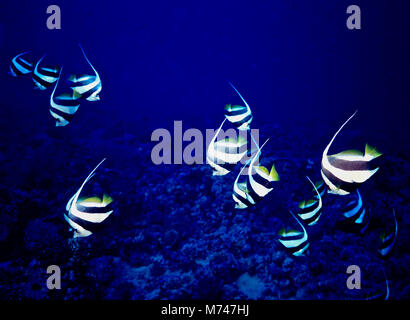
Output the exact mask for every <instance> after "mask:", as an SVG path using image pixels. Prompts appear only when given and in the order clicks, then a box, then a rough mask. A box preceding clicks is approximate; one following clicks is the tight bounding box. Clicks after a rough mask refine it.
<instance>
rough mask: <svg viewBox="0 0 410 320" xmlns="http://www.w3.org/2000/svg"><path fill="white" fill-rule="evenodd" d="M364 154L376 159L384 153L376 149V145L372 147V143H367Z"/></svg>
mask: <svg viewBox="0 0 410 320" xmlns="http://www.w3.org/2000/svg"><path fill="white" fill-rule="evenodd" d="M364 155H365V156H366V155H367V156H369V157H371V158H372V159H375V158H377V157H380V156H381V155H382V153H381V152H380V151H378V150H377V149H376V147H372V146H371V145H369V144H367V143H366V147H365V151H364Z"/></svg>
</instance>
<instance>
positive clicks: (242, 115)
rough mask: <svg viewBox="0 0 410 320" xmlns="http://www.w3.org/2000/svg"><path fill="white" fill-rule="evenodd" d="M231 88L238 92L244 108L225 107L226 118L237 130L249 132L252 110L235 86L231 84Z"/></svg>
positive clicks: (229, 105) (238, 106) (239, 106)
mask: <svg viewBox="0 0 410 320" xmlns="http://www.w3.org/2000/svg"><path fill="white" fill-rule="evenodd" d="M229 84H230V85H231V87H232V88H233V89H234V90H235V91H236V93H237V94H238V96H239V97H240V98H241V100H242V101H243V103H244V104H245V105H244V106H241V105H232V104H227V105H226V106H225V117H226V119H227V120H228V121H229V122H231V123H232V124H233V125H234V126H235V127H236V128H238V129H239V130H249V129H250V127H249V125H250V123H251V122H252V119H253V116H252V112H251V108H250V107H249V105H248V103H247V102H246V101H245V99H244V98H243V97H242V95H241V94H240V93H239V91H238V90H236V88H235V87H234V86H233V84H232V83H230V82H229Z"/></svg>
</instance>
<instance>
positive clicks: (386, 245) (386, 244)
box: [379, 210, 398, 258]
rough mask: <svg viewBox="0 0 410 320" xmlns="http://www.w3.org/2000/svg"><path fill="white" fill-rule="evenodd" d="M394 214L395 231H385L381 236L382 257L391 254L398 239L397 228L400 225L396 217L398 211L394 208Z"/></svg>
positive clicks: (380, 250)
mask: <svg viewBox="0 0 410 320" xmlns="http://www.w3.org/2000/svg"><path fill="white" fill-rule="evenodd" d="M393 216H394V224H395V227H394V231H391V232H389V233H383V234H382V235H381V236H380V240H381V242H382V243H381V245H380V248H379V253H380V255H381V256H382V257H384V258H385V257H388V256H389V254H390V253H391V251H392V249H393V247H394V244H395V243H396V239H397V229H398V225H397V219H396V212H395V211H394V210H393Z"/></svg>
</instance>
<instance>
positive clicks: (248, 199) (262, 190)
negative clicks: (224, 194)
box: [232, 140, 279, 209]
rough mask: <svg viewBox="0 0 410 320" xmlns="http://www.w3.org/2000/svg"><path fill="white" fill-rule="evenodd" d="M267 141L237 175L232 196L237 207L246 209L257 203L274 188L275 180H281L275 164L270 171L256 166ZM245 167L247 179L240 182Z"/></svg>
mask: <svg viewBox="0 0 410 320" xmlns="http://www.w3.org/2000/svg"><path fill="white" fill-rule="evenodd" d="M266 142H268V140H267V141H266ZM266 142H265V143H264V144H263V145H262V147H260V148H259V150H258V152H257V153H256V154H255V155H254V156H253V158H251V159H250V160H248V162H247V163H246V164H245V166H243V168H242V169H241V171H240V172H239V174H238V176H237V177H236V180H235V182H234V187H233V194H232V198H233V199H234V201H235V202H236V205H235V208H237V209H245V208H248V207H250V206H253V205H255V204H256V203H258V202H259V201H260V200H262V199H263V198H264V197H265V196H266V195H267V194H268V193H269V192H271V191H272V190H273V185H274V182H275V181H279V175H278V173H277V172H276V169H275V166H274V165H272V168H271V170H270V172H269V171H268V169H266V168H265V167H263V166H259V165H258V166H255V163H256V161H257V160H259V157H260V155H261V150H262V148H263V146H264V145H265V144H266ZM245 168H248V173H247V175H246V178H245V179H246V181H244V182H239V179H240V177H241V176H242V172H243V171H244V169H245Z"/></svg>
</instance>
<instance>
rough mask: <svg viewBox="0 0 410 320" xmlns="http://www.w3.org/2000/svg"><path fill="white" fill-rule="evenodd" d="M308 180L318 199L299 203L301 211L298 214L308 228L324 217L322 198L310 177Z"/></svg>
mask: <svg viewBox="0 0 410 320" xmlns="http://www.w3.org/2000/svg"><path fill="white" fill-rule="evenodd" d="M306 178H307V179H308V180H309V182H310V183H311V184H312V185H313V187H314V189H315V191H316V194H317V197H318V198H317V199H311V200H308V201H301V202H300V203H299V209H300V211H299V212H298V215H299V217H300V218H301V219H302V220H303V221H304V222H305V223H306V224H307V225H308V226H313V225H314V224H316V223H317V222H318V221H319V218H320V216H321V215H322V197H321V195H320V193H319V190H318V189H316V186H315V185H314V183H313V182H312V180H310V179H309V177H306Z"/></svg>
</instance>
